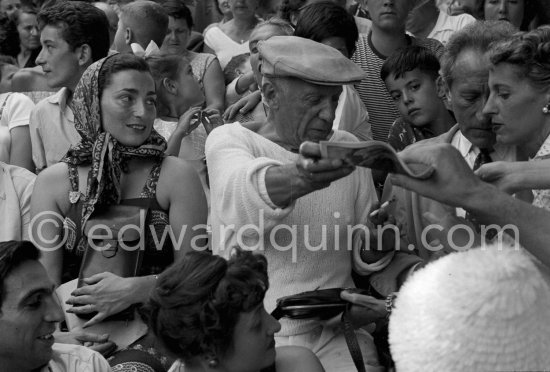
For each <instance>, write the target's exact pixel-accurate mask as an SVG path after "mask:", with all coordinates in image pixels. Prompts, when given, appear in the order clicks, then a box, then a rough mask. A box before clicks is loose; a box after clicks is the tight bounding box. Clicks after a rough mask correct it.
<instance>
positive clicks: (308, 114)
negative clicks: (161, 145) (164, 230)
mask: <svg viewBox="0 0 550 372" xmlns="http://www.w3.org/2000/svg"><path fill="white" fill-rule="evenodd" d="M258 50H259V53H260V64H261V65H260V71H261V73H262V75H263V81H262V84H261V92H262V97H263V101H264V104H265V106H266V107H268V109H267V119H266V121H265V122H261V123H258V122H256V123H247V124H246V126H245V125H241V124H239V123H234V124H228V125H224V126H222V127H219V128H217V129H215V130H214V131H213V132H212V133H211V134H210V136H209V137H208V139H207V142H206V159H207V164H208V170H209V176H210V186H211V227H212V249H213V251H214V253H215V254H218V255H223V256H225V257H228V256H229V255H230V254H231V251H232V248H233V247H236V246H239V247H241V248H244V249H255V250H258V251H260V252H261V253H263V254H265V256H266V257H267V260H268V264H269V268H268V269H269V279H270V288H269V290H268V291H267V294H266V298H265V306H266V309H267V311H272V310H273V309H274V308H275V306H276V300H277V299H278V298H280V297H283V296H288V295H293V294H296V293H300V292H305V291H311V290H315V289H319V288H321V289H323V288H334V287H344V288H345V287H352V286H353V281H352V278H351V271H352V251H351V245H352V242H351V240H352V239H351V234H350V233H349V230H350V227H352V226H354V225H357V224H363V223H364V224H367V217H368V213H369V211H370V210H371V208H372V206H373V204H375V203H376V202H377V196H376V193H375V190H374V186H373V182H372V176H371V173H370V170H368V169H366V168H360V169H359V168H358V169H357V170H355V171H354V168H353V167H349V166H346V165H344V164H342V162H341V161H340V160H333V161H331V160H328V159H319V158H317V159H312V158H304V157H303V156H301V155H300V154H299V152H298V150H299V148H300V145H301V144H302V143H303V142H304V141H312V142H319V141H323V140H329V141H349V142H356V141H357V139H356V138H355V137H354V136H353V135H352V134H350V133H347V132H343V131H337V130H336V131H333V130H332V122H333V120H334V115H335V109H336V106H337V104H338V97H339V95H340V93H341V92H342V85H343V84H352V83H354V82H358V81H360V80H361V79H363V78H364V73H363V71H362V70H361V69H360V68H359V67H357V66H356V65H355V64H354V63H353V62H351V61H350V60H349V59H347V58H346V57H345V56H343V55H342V54H341V53H340V52H339V51H338V50H336V49H334V48H332V47H330V46H326V45H322V44H319V43H316V42H314V41H311V40H308V39H303V38H299V37H294V36H276V37H272V38H270V39H269V40H266V41H262V42H260V43H259V44H258ZM377 264H378V262H375V263H374V264H373V267H375V266H376V265H377ZM382 266H383V265H382ZM338 322H339V319H333V320H330V321H326V322H321V321H314V320H300V321H297V320H288V319H283V320H282V329H281V331H280V333H278V334H277V337H276V341H277V345H278V346H284V345H301V346H305V347H308V348H310V349H311V350H313V351H314V352H315V353H316V354H317V356H318V357H319V359H320V360H321V363H322V364H323V366H324V368H325V369H326V370H327V371H331V372H334V371H352V370H355V367H354V364H353V361H352V358H351V356H350V352H349V351H348V350H347V345H346V341H345V338H344V335H343V334H342V331H341V329H340V327H338ZM356 334H357V337H358V340H359V345H360V348H361V350H362V353H363V358H364V361H365V366H366V369H367V370H368V371H379V370H382V368H381V367H380V366H379V364H378V358H377V353H376V349H375V347H374V344H373V342H372V337H371V336H370V334H368V333H367V332H365V331H363V330H357V331H356Z"/></svg>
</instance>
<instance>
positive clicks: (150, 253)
mask: <svg viewBox="0 0 550 372" xmlns="http://www.w3.org/2000/svg"><path fill="white" fill-rule="evenodd" d="M162 160H163V159H160V160H159V161H158V162H157V163H155V164H154V165H153V167H152V168H151V172H150V173H149V176H148V178H147V181H146V182H145V185H144V186H143V189H142V191H141V194H140V196H139V198H132V199H123V200H122V201H121V202H120V204H123V205H134V206H139V207H143V208H147V209H148V213H147V217H146V221H145V230H146V231H145V252H144V255H143V260H142V265H141V269H140V271H139V276H146V275H155V274H159V273H161V272H162V271H163V270H164V269H165V268H166V267H167V266H169V265H170V264H171V263H172V262H173V261H174V251H173V244H172V240H171V238H170V233H169V229H170V225H169V219H168V213H167V211H165V210H163V209H162V208H161V207H160V205H159V204H158V202H157V197H156V192H157V183H158V179H159V176H160V170H161V165H162ZM69 179H70V181H71V189H72V192H71V194H70V199H72V200H71V205H70V208H69V211H68V212H67V215H66V217H65V220H64V223H63V225H64V226H63V227H64V239H65V245H64V254H63V270H62V283H64V282H67V281H70V280H73V279H75V278H78V273H79V270H80V264H81V262H82V257H83V255H84V252H85V251H86V248H87V247H88V243H87V239H86V237H85V236H83V235H82V228H81V218H82V217H81V216H82V207H83V203H84V195H82V194H81V193H80V192H79V187H78V168H77V167H76V166H72V165H69ZM75 195H76V196H75ZM163 238H164V243H163V244H162V245H160V243H161V242H162V241H163ZM175 238H176V239H177V238H178V237H175Z"/></svg>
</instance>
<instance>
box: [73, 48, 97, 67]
mask: <svg viewBox="0 0 550 372" xmlns="http://www.w3.org/2000/svg"><path fill="white" fill-rule="evenodd" d="M75 52H76V53H77V57H78V65H79V66H89V65H90V64H92V62H93V57H92V47H90V46H89V45H88V44H82V45H81V46H79V47H78V48H76V50H75Z"/></svg>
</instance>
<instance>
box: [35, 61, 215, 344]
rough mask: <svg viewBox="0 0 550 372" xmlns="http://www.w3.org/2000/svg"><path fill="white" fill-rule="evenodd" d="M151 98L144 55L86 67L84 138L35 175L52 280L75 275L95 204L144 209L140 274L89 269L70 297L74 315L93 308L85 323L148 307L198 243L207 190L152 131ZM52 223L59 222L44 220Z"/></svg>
mask: <svg viewBox="0 0 550 372" xmlns="http://www.w3.org/2000/svg"><path fill="white" fill-rule="evenodd" d="M156 99H157V98H156V92H155V82H154V80H153V77H152V76H151V73H150V72H149V68H148V66H147V64H146V63H145V61H144V60H143V59H141V58H138V57H136V56H134V55H132V54H126V53H123V54H115V55H113V56H110V57H107V58H104V59H101V60H99V61H98V62H96V63H94V64H92V65H91V66H90V67H88V69H87V70H86V71H85V73H84V75H83V76H82V78H81V79H80V82H79V83H78V85H77V87H76V89H75V92H74V95H73V103H72V106H73V107H72V108H73V112H74V116H75V127H76V129H77V131H78V133H79V134H80V136H81V138H82V140H81V142H80V143H79V144H78V145H76V146H75V147H72V148H71V149H70V150H69V152H68V153H67V155H66V156H65V157H64V158H63V159H62V161H61V162H60V163H58V164H55V165H53V166H51V167H48V168H47V169H46V170H44V171H43V172H42V173H40V176H39V177H38V178H37V182H36V187H37V188H36V189H35V190H40V191H39V192H35V193H34V195H33V199H32V214H33V215H34V216H35V223H34V224H33V228H34V229H33V230H32V233H33V237H34V238H35V242H36V244H37V246H39V247H41V248H43V249H46V250H47V251H45V252H44V254H43V259H42V261H43V264H44V266H45V267H46V269H47V271H48V273H49V275H50V276H51V278H52V279H53V280H54V281H55V282H56V283H60V282H66V281H68V280H72V279H75V278H77V277H78V273H79V269H80V264H81V261H82V256H83V253H84V252H85V251H86V249H87V248H89V245H88V240H87V239H86V237H85V236H83V226H85V225H86V222H87V221H89V219H90V217H93V212H94V211H95V210H96V209H98V208H99V207H100V206H109V205H114V204H126V205H138V206H141V207H143V208H148V210H149V214H148V216H150V219H149V217H148V219H147V221H149V223H148V225H147V226H145V228H146V231H145V251H144V258H143V262H142V264H141V267H140V269H139V273H138V276H136V277H129V278H121V277H119V276H117V275H115V274H113V273H110V272H103V273H99V274H96V275H93V276H92V277H89V278H85V279H84V282H85V284H86V285H84V286H82V287H81V288H78V289H76V290H75V291H74V292H73V293H72V297H71V298H70V299H69V300H68V303H69V304H71V305H80V306H78V307H77V306H74V307H73V308H71V309H69V310H68V311H70V312H73V313H75V314H89V313H94V312H97V315H95V316H94V317H93V318H92V319H91V320H90V321H88V323H87V325H88V326H89V325H91V324H95V323H98V322H100V321H102V320H103V319H105V318H106V317H108V316H110V315H113V314H117V313H119V312H120V311H122V310H124V309H126V308H128V307H129V306H130V305H133V304H139V303H144V302H145V301H146V300H147V298H148V294H149V292H150V290H151V289H152V288H153V286H154V283H155V280H156V275H157V274H159V273H160V272H162V271H163V270H164V269H165V268H166V267H167V266H168V265H170V264H171V263H172V262H173V261H174V259H175V258H177V257H179V256H181V255H183V254H184V253H185V252H187V251H189V250H191V248H192V244H195V245H196V248H197V249H198V248H199V247H200V246H203V247H204V241H202V240H203V239H200V238H201V237H204V236H205V235H204V227H205V225H204V224H205V223H206V214H207V207H206V200H205V196H204V192H203V190H202V186H201V183H200V180H199V178H198V176H197V174H196V172H195V170H194V169H193V168H192V167H191V166H190V165H189V164H187V163H186V162H185V161H183V160H181V159H178V158H175V157H171V156H165V151H166V141H165V140H164V138H163V137H161V136H160V135H159V134H158V133H157V132H156V131H155V130H154V129H153V122H154V120H155V117H156V107H155V104H156ZM52 219H53V220H54V222H55V223H48V222H51V221H52ZM41 222H44V225H43V226H42V225H41ZM172 236H173V238H175V239H173V238H172ZM119 346H120V345H119Z"/></svg>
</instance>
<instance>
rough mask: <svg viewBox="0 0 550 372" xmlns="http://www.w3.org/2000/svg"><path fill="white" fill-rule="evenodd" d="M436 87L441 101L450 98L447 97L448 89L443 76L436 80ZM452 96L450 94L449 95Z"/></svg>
mask: <svg viewBox="0 0 550 372" xmlns="http://www.w3.org/2000/svg"><path fill="white" fill-rule="evenodd" d="M435 87H436V89H437V96H438V97H439V98H441V99H445V98H448V97H447V88H446V84H445V82H444V81H443V78H442V77H441V76H438V77H437V79H435ZM449 94H450V93H449Z"/></svg>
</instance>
